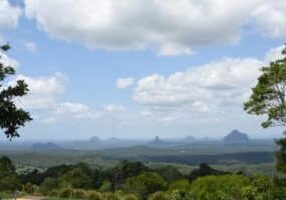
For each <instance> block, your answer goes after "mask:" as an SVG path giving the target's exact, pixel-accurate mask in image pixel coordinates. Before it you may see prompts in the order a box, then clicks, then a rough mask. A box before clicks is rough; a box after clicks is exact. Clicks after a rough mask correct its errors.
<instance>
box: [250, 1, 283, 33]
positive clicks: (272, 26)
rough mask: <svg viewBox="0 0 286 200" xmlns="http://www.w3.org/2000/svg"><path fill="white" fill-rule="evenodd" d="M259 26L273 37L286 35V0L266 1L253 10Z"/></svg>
mask: <svg viewBox="0 0 286 200" xmlns="http://www.w3.org/2000/svg"><path fill="white" fill-rule="evenodd" d="M253 17H254V19H255V23H256V24H257V25H258V28H259V29H260V30H262V31H263V32H264V33H265V34H266V35H268V36H271V37H283V38H285V36H286V1H284V0H274V1H266V0H265V1H264V2H263V3H262V4H260V5H259V6H258V7H257V8H256V9H255V10H254V12H253Z"/></svg>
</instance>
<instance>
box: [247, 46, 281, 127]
mask: <svg viewBox="0 0 286 200" xmlns="http://www.w3.org/2000/svg"><path fill="white" fill-rule="evenodd" d="M282 54H283V56H284V58H282V59H278V60H276V61H273V62H271V63H270V64H269V66H266V67H262V69H261V72H262V74H261V75H260V76H259V77H258V83H257V85H256V86H255V87H254V88H252V95H251V96H250V99H249V100H248V101H247V102H246V103H245V104H244V109H245V110H246V111H247V112H248V113H249V114H255V115H267V116H268V118H267V120H266V121H264V122H263V123H262V124H261V125H262V127H264V128H267V127H269V126H274V125H283V126H286V103H285V92H286V57H285V56H286V53H285V49H284V51H283V52H282Z"/></svg>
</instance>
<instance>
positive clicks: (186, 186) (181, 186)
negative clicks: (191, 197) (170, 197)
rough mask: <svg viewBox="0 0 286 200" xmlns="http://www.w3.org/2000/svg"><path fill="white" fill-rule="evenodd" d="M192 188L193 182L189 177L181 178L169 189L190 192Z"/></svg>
mask: <svg viewBox="0 0 286 200" xmlns="http://www.w3.org/2000/svg"><path fill="white" fill-rule="evenodd" d="M190 189H191V184H190V182H189V180H187V179H181V180H178V181H175V182H173V183H171V185H170V186H169V190H170V191H172V190H178V191H180V192H189V191H190Z"/></svg>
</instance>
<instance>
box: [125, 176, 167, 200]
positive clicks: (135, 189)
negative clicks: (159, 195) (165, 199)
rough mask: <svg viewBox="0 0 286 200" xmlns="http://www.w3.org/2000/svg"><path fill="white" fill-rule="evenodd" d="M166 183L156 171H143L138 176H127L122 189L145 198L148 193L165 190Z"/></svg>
mask: <svg viewBox="0 0 286 200" xmlns="http://www.w3.org/2000/svg"><path fill="white" fill-rule="evenodd" d="M167 185H168V184H167V182H166V181H165V180H164V179H163V178H162V177H161V176H160V175H159V174H158V173H156V172H144V173H142V174H140V175H139V176H135V177H131V178H128V179H127V180H126V183H125V185H124V189H125V191H127V192H129V193H135V194H137V195H138V196H140V197H143V198H145V197H147V196H148V194H152V193H154V192H157V191H160V190H165V189H166V188H167Z"/></svg>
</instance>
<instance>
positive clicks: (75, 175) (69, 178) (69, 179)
mask: <svg viewBox="0 0 286 200" xmlns="http://www.w3.org/2000/svg"><path fill="white" fill-rule="evenodd" d="M61 181H63V182H64V183H65V184H66V185H70V186H71V187H73V188H90V187H91V179H90V177H89V176H88V175H87V174H85V173H84V171H83V170H82V169H81V168H75V169H72V170H70V171H68V172H67V173H66V174H65V175H64V176H63V177H62V179H61Z"/></svg>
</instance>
